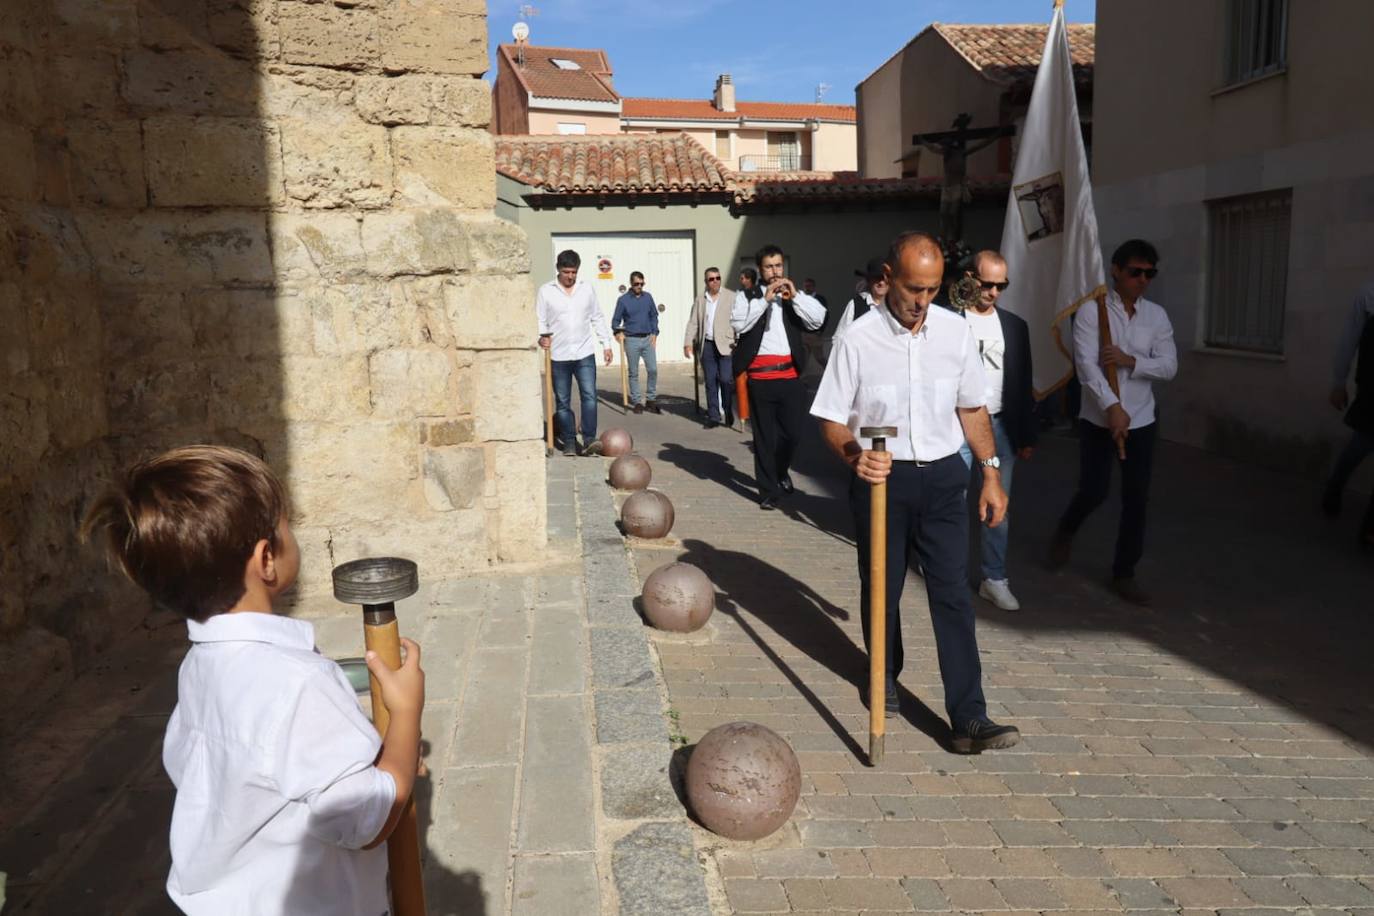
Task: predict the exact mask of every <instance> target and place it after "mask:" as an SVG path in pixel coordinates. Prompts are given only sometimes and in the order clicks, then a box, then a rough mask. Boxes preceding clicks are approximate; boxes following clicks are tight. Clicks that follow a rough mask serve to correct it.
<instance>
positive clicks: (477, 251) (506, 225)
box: [467, 216, 530, 274]
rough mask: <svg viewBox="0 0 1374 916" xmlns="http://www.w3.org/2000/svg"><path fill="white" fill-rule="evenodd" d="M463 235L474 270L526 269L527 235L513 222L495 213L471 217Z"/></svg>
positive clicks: (518, 271) (502, 271)
mask: <svg viewBox="0 0 1374 916" xmlns="http://www.w3.org/2000/svg"><path fill="white" fill-rule="evenodd" d="M467 237H468V250H469V251H470V252H471V259H472V271H473V272H474V273H481V274H524V273H529V271H530V256H529V246H528V238H527V237H526V235H525V230H524V229H521V228H520V227H519V226H517V225H515V223H511V222H507V221H506V220H503V219H498V218H496V217H495V216H492V217H489V218H486V219H473V220H470V221H469V222H468V224H467Z"/></svg>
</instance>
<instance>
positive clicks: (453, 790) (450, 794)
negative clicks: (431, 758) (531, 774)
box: [425, 752, 516, 913]
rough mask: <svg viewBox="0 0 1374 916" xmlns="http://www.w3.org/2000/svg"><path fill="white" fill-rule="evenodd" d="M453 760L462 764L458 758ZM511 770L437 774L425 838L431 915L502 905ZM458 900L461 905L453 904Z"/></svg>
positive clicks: (476, 769)
mask: <svg viewBox="0 0 1374 916" xmlns="http://www.w3.org/2000/svg"><path fill="white" fill-rule="evenodd" d="M458 759H459V760H460V761H462V762H464V763H466V762H467V761H464V760H463V758H462V755H461V752H460V754H459V757H458ZM515 770H516V768H515V767H514V766H501V767H470V768H467V767H465V768H461V769H448V770H444V771H443V778H442V781H443V791H442V792H440V793H439V798H438V802H437V804H435V806H434V812H433V818H432V820H433V826H432V827H431V828H430V830H429V835H428V837H426V844H425V845H426V846H427V847H428V851H429V856H428V857H427V860H426V866H427V868H426V885H427V892H426V896H427V897H428V899H429V901H430V904H429V905H430V908H431V910H432V911H433V912H435V913H442V912H445V910H444V909H440V907H441V906H443V904H441V903H440V901H444V900H447V901H450V904H451V905H452V909H448V910H447V911H448V912H472V913H495V912H499V911H500V910H501V909H502V908H503V907H504V903H503V900H504V898H505V891H506V868H507V865H508V859H509V854H508V850H509V847H510V839H511V838H510V822H511V809H512V808H513V807H514V805H515V782H516V780H515ZM458 901H465V903H463V904H461V905H460V904H458Z"/></svg>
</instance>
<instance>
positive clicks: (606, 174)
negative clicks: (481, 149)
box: [496, 133, 731, 194]
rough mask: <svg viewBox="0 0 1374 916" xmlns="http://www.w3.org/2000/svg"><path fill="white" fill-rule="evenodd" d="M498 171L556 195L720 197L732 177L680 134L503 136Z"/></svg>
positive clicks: (498, 144) (498, 141) (498, 145)
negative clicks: (690, 194)
mask: <svg viewBox="0 0 1374 916" xmlns="http://www.w3.org/2000/svg"><path fill="white" fill-rule="evenodd" d="M496 170H497V171H498V172H500V173H501V174H503V175H506V176H509V177H511V178H514V179H515V180H516V181H519V182H521V183H523V184H527V185H533V186H535V187H537V188H539V189H540V190H541V191H543V192H545V193H551V194H645V193H661V192H703V191H704V192H712V191H714V192H721V193H724V192H726V191H729V190H730V189H731V186H730V184H729V179H728V176H729V174H730V173H729V171H728V170H727V169H726V168H725V167H724V166H723V165H721V163H720V161H719V160H718V159H716V157H715V156H712V155H711V154H710V153H709V152H707V151H706V149H705V147H703V146H702V145H701V144H700V143H697V142H696V141H695V140H693V139H692V138H690V137H688V136H686V135H685V134H681V133H673V134H663V135H660V136H634V135H616V134H605V135H600V136H597V135H591V136H580V137H562V136H542V137H541V136H534V137H519V136H501V137H497V138H496Z"/></svg>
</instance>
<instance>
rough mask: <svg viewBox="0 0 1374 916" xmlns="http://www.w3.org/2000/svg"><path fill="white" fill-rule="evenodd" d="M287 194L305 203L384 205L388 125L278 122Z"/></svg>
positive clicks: (388, 186)
mask: <svg viewBox="0 0 1374 916" xmlns="http://www.w3.org/2000/svg"><path fill="white" fill-rule="evenodd" d="M282 169H283V172H284V174H285V177H286V193H287V194H288V195H289V196H290V197H291V198H292V199H294V200H296V201H299V202H300V203H301V204H303V205H305V206H307V207H324V208H328V207H345V206H352V207H365V208H377V207H383V206H386V204H387V203H388V201H390V199H391V159H390V155H389V153H388V152H387V137H386V129H385V128H382V127H376V126H374V125H371V124H364V123H363V122H361V121H358V120H354V119H342V118H336V119H333V120H329V121H324V120H309V121H307V120H300V119H291V120H287V121H285V122H283V124H282Z"/></svg>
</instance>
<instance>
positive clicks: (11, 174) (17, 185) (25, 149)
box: [0, 123, 38, 200]
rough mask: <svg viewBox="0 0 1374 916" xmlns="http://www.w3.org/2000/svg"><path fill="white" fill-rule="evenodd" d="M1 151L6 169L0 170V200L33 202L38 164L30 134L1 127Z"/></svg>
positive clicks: (10, 126) (15, 126) (15, 127)
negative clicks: (2, 150)
mask: <svg viewBox="0 0 1374 916" xmlns="http://www.w3.org/2000/svg"><path fill="white" fill-rule="evenodd" d="M0 149H4V150H5V167H4V168H3V169H0V197H3V198H12V199H17V200H33V199H35V198H36V197H37V194H36V191H37V187H36V186H37V184H38V161H37V158H36V157H37V152H36V150H35V147H34V137H33V131H32V130H30V129H29V128H27V127H23V126H21V125H19V124H9V123H0Z"/></svg>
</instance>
